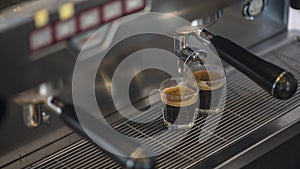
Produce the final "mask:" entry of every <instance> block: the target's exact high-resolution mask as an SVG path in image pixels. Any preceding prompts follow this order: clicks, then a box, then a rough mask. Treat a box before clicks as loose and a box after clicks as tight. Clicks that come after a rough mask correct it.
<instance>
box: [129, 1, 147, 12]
mask: <svg viewBox="0 0 300 169" xmlns="http://www.w3.org/2000/svg"><path fill="white" fill-rule="evenodd" d="M144 7H145V0H125V12H126V13H131V12H134V11H137V10H139V9H142V8H144Z"/></svg>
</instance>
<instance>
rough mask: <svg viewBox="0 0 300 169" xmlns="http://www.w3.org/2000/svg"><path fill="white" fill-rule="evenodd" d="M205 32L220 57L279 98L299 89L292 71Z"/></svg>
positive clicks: (288, 95) (284, 97)
mask: <svg viewBox="0 0 300 169" xmlns="http://www.w3.org/2000/svg"><path fill="white" fill-rule="evenodd" d="M203 33H204V34H205V35H206V37H208V39H209V40H210V42H211V43H212V44H213V45H214V47H215V49H216V50H217V52H218V54H219V56H220V58H222V59H223V60H224V61H226V62H227V63H229V64H230V65H232V66H233V67H235V68H236V69H238V70H239V71H241V72H242V73H244V74H245V75H246V76H248V77H249V78H250V79H252V80H253V81H254V82H256V83H257V84H258V85H259V86H261V87H262V88H263V89H265V90H266V91H267V92H268V93H270V94H271V95H272V96H274V97H275V98H277V99H288V98H290V97H292V96H293V95H294V94H295V93H296V91H297V86H298V83H297V80H296V78H295V77H294V76H293V74H291V73H290V72H287V71H286V70H284V69H282V68H280V67H279V66H277V65H275V64H273V63H270V62H268V61H266V60H263V59H261V58H259V57H257V56H256V55H254V54H252V53H251V52H249V51H248V50H246V49H244V48H242V47H241V46H239V45H237V44H235V43H234V42H232V41H230V40H228V39H226V38H224V37H221V36H218V35H214V34H212V33H210V32H208V31H207V30H203Z"/></svg>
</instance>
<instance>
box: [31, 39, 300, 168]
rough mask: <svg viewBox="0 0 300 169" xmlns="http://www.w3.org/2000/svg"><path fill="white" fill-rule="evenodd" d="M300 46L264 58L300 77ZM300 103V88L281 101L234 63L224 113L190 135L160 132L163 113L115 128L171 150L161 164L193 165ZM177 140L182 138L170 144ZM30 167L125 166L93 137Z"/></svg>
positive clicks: (294, 42)
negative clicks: (240, 70) (104, 149)
mask: <svg viewBox="0 0 300 169" xmlns="http://www.w3.org/2000/svg"><path fill="white" fill-rule="evenodd" d="M299 51H300V42H299V41H298V40H295V39H294V40H292V41H289V42H287V43H285V44H282V45H281V46H279V47H276V49H273V50H271V51H269V52H268V53H266V54H264V56H263V57H264V58H265V59H267V60H269V61H271V62H273V63H276V64H278V65H280V66H282V67H283V68H285V69H287V70H289V71H291V72H292V73H293V74H294V75H295V76H296V78H297V79H300V55H299ZM299 106H300V93H299V90H298V91H297V93H296V95H295V96H294V97H293V98H291V99H289V100H288V101H282V100H276V99H273V98H272V97H271V96H269V95H268V94H267V93H266V92H265V91H263V90H262V89H261V88H260V87H258V86H257V85H256V84H255V83H254V82H252V81H251V80H250V79H248V78H247V77H246V76H244V75H243V74H242V73H240V72H238V71H237V70H235V69H233V68H230V70H228V71H227V96H226V105H225V108H224V111H223V113H221V114H217V115H210V116H208V117H199V118H198V119H197V122H196V126H195V127H194V128H193V129H192V130H191V131H190V132H189V133H188V134H187V135H186V137H185V138H182V139H181V140H180V139H178V138H179V135H180V134H182V133H180V132H175V133H169V132H166V134H161V133H164V132H163V131H164V129H163V127H162V121H161V119H159V118H158V119H156V121H154V122H151V123H148V124H139V123H134V122H132V121H125V120H122V121H120V122H118V123H117V124H116V125H115V129H116V130H118V131H119V132H121V133H123V134H125V135H127V136H130V137H134V138H146V139H147V140H148V141H145V143H146V144H147V145H148V146H149V147H150V148H151V149H153V150H156V151H159V150H166V149H167V151H165V152H162V154H161V155H159V156H158V157H157V160H158V162H157V166H156V167H157V168H190V167H195V166H196V164H201V163H204V162H205V161H207V160H208V159H213V157H214V156H215V155H218V154H220V153H221V152H223V151H226V149H228V150H230V147H232V145H234V144H236V143H238V142H240V141H241V140H244V139H245V138H247V136H249V135H251V134H253V133H254V132H256V131H259V130H260V129H263V128H264V127H265V126H266V125H268V124H270V123H271V122H273V121H274V120H276V119H278V118H280V117H282V116H284V115H286V114H287V113H289V112H291V111H292V110H294V109H296V108H297V107H299ZM153 111H155V112H154V113H153V114H150V115H149V116H147V117H143V118H153V117H152V116H154V115H155V114H157V113H159V112H160V111H161V110H160V105H159V104H156V105H155V106H154V107H153ZM207 126H209V127H207ZM158 134H159V136H157V135H158ZM176 141H180V143H179V144H176V145H175V146H170V145H172V144H173V143H175V142H176ZM241 151H242V150H241ZM216 161H217V160H216ZM216 163H217V162H216ZM204 166H209V165H204ZM212 166H213V164H212ZM212 166H210V167H212ZM27 168H121V166H119V165H118V163H116V162H115V161H113V160H112V159H111V158H109V157H108V156H107V155H106V154H104V153H103V152H102V150H101V149H99V148H97V147H96V146H95V145H94V144H92V143H91V142H90V141H87V140H85V139H82V140H80V141H78V142H76V143H74V144H72V145H70V146H68V147H66V148H64V149H62V150H60V151H58V152H56V153H54V154H52V155H50V156H48V157H46V158H44V159H42V160H40V161H37V162H35V163H33V164H31V165H30V166H28V167H27Z"/></svg>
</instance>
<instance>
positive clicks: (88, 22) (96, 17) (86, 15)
mask: <svg viewBox="0 0 300 169" xmlns="http://www.w3.org/2000/svg"><path fill="white" fill-rule="evenodd" d="M100 22H101V14H100V9H99V8H94V9H91V10H88V11H85V12H83V13H81V14H80V15H79V29H80V30H86V29H89V28H92V27H94V26H97V25H98V24H100Z"/></svg>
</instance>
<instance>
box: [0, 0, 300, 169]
mask: <svg viewBox="0 0 300 169" xmlns="http://www.w3.org/2000/svg"><path fill="white" fill-rule="evenodd" d="M290 7H292V8H295V9H300V1H297V0H290V1H288V0H273V1H271V0H222V1H221V0H220V1H210V0H186V1H180V0H56V1H48V0H26V1H19V0H7V1H6V0H5V1H1V2H0V44H1V51H2V57H1V58H0V60H1V61H0V65H1V66H0V69H1V71H0V72H1V77H3V78H2V79H3V80H2V82H1V83H0V136H1V140H0V168H241V167H245V168H247V167H248V168H252V167H255V166H257V165H261V166H270V167H272V166H275V165H277V167H279V166H281V165H283V164H284V163H285V164H284V165H283V166H284V167H286V168H291V167H295V165H296V163H297V160H296V158H292V157H290V158H289V159H286V158H282V159H281V160H282V161H279V164H277V163H276V162H274V161H273V162H274V163H273V164H268V165H266V163H268V162H269V161H267V160H262V159H265V158H263V157H265V156H271V157H274V159H276V153H273V154H270V152H274V150H275V149H278V147H280V146H281V145H284V144H288V143H290V142H291V141H290V140H295V139H297V138H298V139H299V131H300V108H299V106H300V102H299V100H300V95H299V91H298V88H297V86H298V80H299V79H300V69H299V67H300V56H299V52H300V43H299V42H300V41H299V36H300V32H299V31H297V30H292V31H290V30H288V29H287V25H288V21H289V20H288V19H289V18H288V12H289V8H290ZM149 12H153V13H162V14H167V15H162V16H158V17H157V19H158V20H160V21H161V22H165V23H168V22H169V20H171V19H172V18H171V19H170V18H168V15H171V16H176V17H180V18H183V19H184V20H185V21H187V22H189V23H190V25H186V24H183V25H180V24H178V25H170V27H175V28H178V29H174V30H176V31H175V32H165V33H172V36H167V37H166V36H161V35H160V36H157V35H155V34H153V33H148V34H146V35H143V36H134V37H133V38H129V39H128V40H126V41H123V42H120V43H117V45H116V46H115V47H114V48H112V50H110V52H108V53H107V54H106V56H105V59H104V60H103V62H102V63H101V64H100V66H99V65H97V62H96V60H95V59H94V58H96V56H98V55H100V54H103V53H104V51H105V50H107V49H108V48H109V45H108V44H110V43H112V39H113V38H114V37H118V36H120V30H126V29H127V27H128V25H130V24H128V20H126V19H122V18H126V17H128V16H132V15H133V16H139V15H143V14H145V13H149ZM171 23H172V22H171ZM185 23H186V22H185ZM189 26H190V27H189ZM167 30H169V29H167ZM188 36H191V37H194V38H196V39H197V40H200V41H201V42H203V43H204V44H208V45H211V46H213V47H214V49H213V51H214V52H216V53H217V54H218V56H219V57H220V58H221V60H222V64H223V66H224V69H225V71H226V81H227V82H226V89H227V91H226V99H225V100H224V102H225V103H226V104H225V107H224V111H223V112H222V113H221V114H217V115H212V116H209V117H207V116H203V117H202V116H201V117H199V118H198V119H197V121H196V127H195V128H193V129H192V130H191V131H189V132H188V133H186V135H185V137H184V138H182V139H181V140H180V141H179V142H178V143H176V145H175V146H170V145H171V143H172V142H176V140H177V138H178V137H180V136H179V135H180V132H179V133H173V134H170V133H166V134H161V135H160V137H156V135H157V134H159V133H162V131H164V129H163V126H162V122H161V119H160V118H158V119H155V120H154V121H152V122H148V123H136V122H134V120H135V119H127V118H125V117H124V114H120V113H119V109H118V108H117V107H116V104H115V103H114V101H115V100H114V98H113V94H112V92H111V88H112V81H113V74H114V72H115V71H117V68H118V65H120V64H121V62H122V61H123V60H125V58H126V57H127V56H128V55H129V54H131V53H134V52H136V51H138V50H141V49H148V48H161V49H166V50H167V51H169V52H170V53H173V54H175V55H176V56H177V57H178V58H177V61H178V62H174V64H173V65H174V67H175V68H176V71H178V72H180V71H181V70H180V66H179V65H180V64H182V62H186V63H188V62H194V61H196V62H198V61H200V62H205V60H206V57H209V56H204V55H202V54H201V53H199V52H197V51H195V49H194V48H192V47H190V44H189V40H188V38H187V37H188ZM91 37H92V38H91ZM170 37H171V38H170ZM144 42H147V43H144ZM153 55H154V54H153ZM190 56H192V57H190ZM147 57H148V56H147ZM149 57H150V56H149ZM149 57H148V58H149ZM153 57H154V56H153ZM82 58H83V59H82ZM141 58H142V59H140V61H141V63H144V62H146V60H147V59H145V58H144V57H141ZM78 60H83V62H84V67H87V68H86V69H85V71H82V72H81V71H80V70H81V69H79V74H81V75H82V76H84V77H85V76H88V75H87V74H92V73H91V72H92V70H90V69H89V67H91V68H92V67H100V68H98V70H96V73H95V76H96V79H95V81H94V82H93V83H94V87H93V90H92V93H94V94H95V97H96V99H95V100H96V102H97V104H98V106H99V107H100V109H101V112H102V116H103V117H104V119H105V121H106V123H108V125H107V124H106V123H105V124H104V123H102V121H101V120H99V119H97V118H96V117H95V116H93V112H92V111H91V110H90V109H89V107H88V106H89V104H88V106H87V108H83V107H80V106H78V105H76V104H75V103H74V102H75V101H74V100H76V98H77V99H78V97H79V98H80V97H84V95H85V94H84V93H80V92H79V94H78V95H76V96H74V88H75V89H76V91H77V89H78V88H76V86H74V84H73V83H74V72H75V71H74V70H76V68H77V67H76V64H77V62H78ZM166 61H168V59H166ZM146 63H147V64H148V63H149V62H146ZM139 66H140V65H136V64H132V65H129V66H128V67H127V70H126V72H124V74H122V77H123V78H124V79H129V78H131V77H132V76H133V75H134V76H133V78H132V80H131V81H130V84H129V89H128V90H129V91H126V92H127V95H128V97H129V98H130V101H131V103H132V105H133V107H134V108H135V109H136V110H138V111H141V112H142V111H144V110H146V109H148V108H149V106H150V102H149V95H150V94H149V93H150V91H151V90H153V89H157V88H158V86H159V84H160V82H161V81H163V80H164V79H166V78H168V77H169V75H168V74H166V73H164V72H162V71H159V70H157V69H147V70H145V71H141V72H138V73H137V72H136V69H137V68H138V67H139ZM177 68H178V69H177ZM81 80H82V79H81ZM85 80H86V79H84V80H82V81H85ZM84 86H87V85H84ZM80 87H81V86H80V85H79V88H80ZM83 88H84V87H83ZM99 100H100V101H99ZM88 102H92V101H88ZM154 102H157V100H156V101H155V100H154ZM121 105H122V106H121V109H122V110H123V109H124V110H125V112H127V113H128V115H129V116H130V115H132V114H134V113H135V112H132V109H128V108H127V107H128V105H127V103H123V102H122V103H121ZM151 107H152V108H153V110H152V111H153V113H150V114H146V115H144V116H143V117H142V118H143V119H148V118H150V119H151V118H152V116H153V115H156V114H157V113H159V112H160V111H161V109H160V107H159V106H158V104H153V105H152V106H151ZM78 109H80V110H82V112H85V113H83V116H84V117H79V115H78V113H77V114H76V110H78ZM127 109H128V110H127ZM94 115H95V114H94ZM80 118H85V120H86V121H88V123H89V124H90V125H94V126H97V129H99V133H95V131H93V130H89V129H88V128H86V127H84V126H83V125H82V123H81V120H80ZM137 118H139V117H137ZM207 126H208V127H207ZM116 131H117V133H121V134H111V133H114V132H116ZM199 134H201V137H199ZM91 135H92V136H93V137H92V138H91ZM132 138H147V139H148V140H149V142H148V144H146V145H147V146H144V145H142V144H141V143H140V142H138V141H136V140H134V139H132ZM115 140H119V142H118V141H117V142H116V141H115ZM294 142H295V141H294ZM293 146H295V145H293ZM105 147H110V148H111V149H113V150H114V151H115V152H118V153H117V154H116V153H111V152H109V151H108V150H107V149H105ZM298 148H299V146H298ZM162 149H163V150H165V151H163V152H162V153H159V154H157V155H154V154H153V151H154V150H162ZM295 150H297V147H295ZM280 154H281V155H282V154H286V156H294V157H297V153H295V154H289V151H285V150H283V151H280ZM298 155H299V153H298ZM291 159H293V160H292V162H289V163H288V164H287V163H286V161H287V160H290V161H291ZM259 162H260V163H259ZM298 166H299V163H298Z"/></svg>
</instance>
